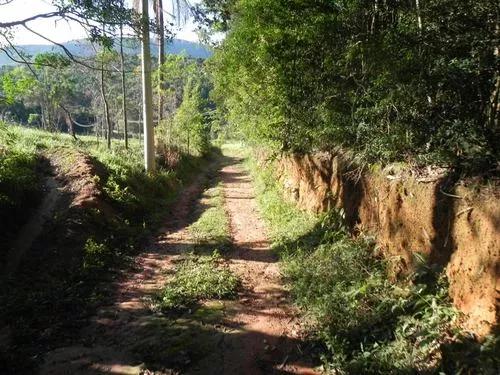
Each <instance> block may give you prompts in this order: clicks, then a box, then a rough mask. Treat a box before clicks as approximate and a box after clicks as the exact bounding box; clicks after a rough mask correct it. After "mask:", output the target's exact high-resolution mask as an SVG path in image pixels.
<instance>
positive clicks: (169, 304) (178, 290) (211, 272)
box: [160, 251, 239, 310]
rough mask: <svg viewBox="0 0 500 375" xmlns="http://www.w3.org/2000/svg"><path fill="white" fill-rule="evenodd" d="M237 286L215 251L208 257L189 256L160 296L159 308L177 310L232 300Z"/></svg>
mask: <svg viewBox="0 0 500 375" xmlns="http://www.w3.org/2000/svg"><path fill="white" fill-rule="evenodd" d="M238 283H239V281H238V278H237V277H236V276H235V275H234V274H233V273H232V272H231V271H230V270H229V268H228V267H227V266H226V265H225V264H224V261H223V259H222V258H221V256H220V255H219V253H218V252H217V251H214V253H213V254H212V255H211V256H195V255H189V256H188V257H187V259H185V260H183V261H182V263H181V264H180V265H179V266H178V267H177V268H176V270H175V274H174V277H173V278H172V279H171V280H170V281H169V282H168V283H167V285H166V286H165V287H164V289H163V291H162V292H161V295H160V308H161V309H163V310H179V309H185V308H189V307H192V306H193V305H195V304H196V303H198V302H200V301H202V300H208V299H224V298H230V297H234V295H235V293H236V288H237V287H238Z"/></svg>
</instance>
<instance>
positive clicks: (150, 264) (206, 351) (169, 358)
mask: <svg viewBox="0 0 500 375" xmlns="http://www.w3.org/2000/svg"><path fill="white" fill-rule="evenodd" d="M207 175H212V178H211V179H212V180H217V181H218V180H221V181H222V183H223V185H222V186H223V195H224V205H225V209H226V212H227V214H228V215H229V218H230V226H231V237H232V240H233V246H232V249H231V250H230V251H228V252H227V253H225V254H224V257H225V259H226V262H227V264H228V266H229V267H230V268H231V270H232V271H233V272H234V273H235V274H237V275H238V276H239V277H240V279H241V282H242V283H241V284H242V286H241V288H240V291H239V293H238V298H237V299H235V300H229V301H207V302H206V303H204V304H202V305H201V306H200V307H199V308H198V310H196V311H188V312H185V313H183V314H180V315H165V314H162V313H159V312H157V311H155V310H154V309H152V308H151V304H150V303H149V301H150V296H151V295H152V294H154V293H155V292H157V291H158V290H159V289H160V288H161V287H162V286H163V285H164V284H165V281H166V279H167V278H168V274H169V272H170V273H171V272H172V270H173V269H174V266H175V264H176V263H177V262H178V261H179V260H180V259H182V257H183V256H184V255H185V252H186V251H189V249H190V248H192V245H193V238H191V237H190V236H191V235H190V233H189V230H187V228H188V227H189V225H190V224H191V223H193V222H195V221H196V219H197V217H198V215H199V214H200V211H202V210H203V208H204V207H205V206H206V205H204V204H203V198H202V199H201V200H200V196H201V193H202V191H203V188H204V187H206V185H207V181H209V180H210V178H208V177H207V178H204V177H200V178H199V179H198V180H197V181H195V183H193V184H192V185H191V186H189V187H187V188H186V189H185V190H184V191H183V192H182V194H181V196H180V197H179V199H178V200H177V203H176V204H175V206H174V207H173V208H172V209H171V216H170V219H169V220H168V221H167V223H166V225H165V227H164V228H163V230H162V233H160V235H159V236H158V237H157V238H156V239H155V240H154V241H152V243H151V244H150V245H149V246H148V247H147V249H145V251H144V253H143V254H141V255H140V256H138V257H137V258H136V259H135V266H134V267H133V268H132V269H131V270H129V271H127V272H125V273H124V274H123V276H122V277H121V278H120V280H119V281H118V282H117V283H116V284H115V285H114V286H113V287H114V288H115V289H116V293H115V299H114V300H113V301H111V302H110V303H109V304H106V305H105V306H102V307H101V308H100V309H99V311H98V313H97V314H96V316H95V317H94V318H92V320H91V322H90V324H89V325H88V326H87V327H86V328H85V329H84V330H83V331H82V332H81V333H80V334H79V335H78V337H75V338H74V340H73V344H72V345H69V346H65V347H61V348H58V349H55V350H53V351H51V352H50V353H47V355H46V356H45V359H44V362H43V365H42V367H41V373H42V374H106V373H109V374H243V375H245V374H248V375H250V374H256V375H258V374H315V373H316V372H314V371H313V369H312V366H311V365H310V363H309V361H307V355H304V354H303V352H302V350H303V348H304V347H305V345H304V343H303V342H302V341H301V339H300V333H299V332H300V324H299V321H298V319H297V316H296V313H295V311H294V310H293V309H292V308H291V307H290V305H289V302H288V300H287V296H286V293H285V290H284V288H283V285H282V283H281V279H280V273H279V269H278V263H277V259H276V257H275V256H274V255H273V254H272V252H271V251H270V249H269V243H268V239H267V236H266V228H265V226H264V223H263V221H262V220H261V218H260V217H259V212H258V209H257V203H256V200H255V196H254V190H253V186H252V181H251V179H250V177H249V175H248V173H247V172H246V171H245V170H244V168H243V166H242V164H241V160H240V159H238V158H236V157H231V156H226V157H224V158H221V160H220V161H219V162H218V163H215V164H214V165H213V171H211V172H208V173H207ZM214 176H215V177H214ZM214 306H216V307H215V308H214ZM304 357H305V359H306V360H304Z"/></svg>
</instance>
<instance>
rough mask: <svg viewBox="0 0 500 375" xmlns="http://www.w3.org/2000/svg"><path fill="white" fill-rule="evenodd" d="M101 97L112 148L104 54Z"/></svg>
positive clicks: (107, 134)
mask: <svg viewBox="0 0 500 375" xmlns="http://www.w3.org/2000/svg"><path fill="white" fill-rule="evenodd" d="M101 97H102V103H103V105H104V117H105V120H106V129H107V130H106V138H107V141H108V148H111V120H110V118H109V105H108V98H107V97H106V88H105V87H104V56H102V60H101Z"/></svg>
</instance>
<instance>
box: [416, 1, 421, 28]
mask: <svg viewBox="0 0 500 375" xmlns="http://www.w3.org/2000/svg"><path fill="white" fill-rule="evenodd" d="M415 7H416V8H417V24H418V29H419V30H420V32H422V16H421V15H420V0H415Z"/></svg>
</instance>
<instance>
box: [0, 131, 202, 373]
mask: <svg viewBox="0 0 500 375" xmlns="http://www.w3.org/2000/svg"><path fill="white" fill-rule="evenodd" d="M130 143H131V146H130V149H129V150H125V149H124V147H123V145H122V142H119V141H114V142H113V145H112V150H108V149H107V148H106V146H105V143H104V142H103V141H102V140H101V142H98V141H97V140H96V139H95V138H93V137H84V136H82V137H79V140H78V141H74V140H73V139H71V138H70V137H69V136H68V135H65V134H55V133H48V132H44V131H38V130H33V129H26V128H21V127H15V126H6V125H5V124H0V221H1V223H2V232H3V235H2V238H1V242H2V244H4V245H7V244H9V243H11V242H12V240H13V239H15V237H16V234H17V231H18V230H19V228H20V226H22V224H23V223H24V222H26V220H27V218H29V216H30V214H31V213H32V212H33V211H34V209H35V207H36V206H37V204H38V203H39V202H40V201H41V199H42V196H43V192H42V186H43V181H44V179H45V178H46V176H47V175H50V174H57V175H58V178H62V179H63V180H64V176H65V175H66V174H68V175H71V173H72V172H74V169H75V168H77V167H78V165H76V164H78V163H80V162H81V160H82V158H81V157H82V156H85V158H86V159H85V160H88V161H90V162H89V163H90V164H92V166H91V167H92V168H91V170H92V171H93V170H95V172H96V174H95V176H93V177H92V179H93V181H94V182H95V183H96V186H97V187H98V190H99V191H97V192H96V194H97V195H96V197H97V200H98V201H99V202H98V203H97V204H96V205H90V206H89V207H78V208H75V207H70V204H71V202H72V199H73V196H72V195H73V193H74V194H76V193H77V192H74V191H66V192H65V194H64V196H63V197H62V198H61V200H60V202H59V203H58V206H57V209H56V211H55V212H54V214H53V218H52V219H51V220H49V221H48V222H47V223H46V225H45V226H44V229H43V232H42V234H41V235H40V236H39V237H38V238H37V239H36V241H35V243H34V244H33V246H32V248H31V249H30V250H29V251H28V252H27V253H26V254H25V256H24V258H23V260H22V262H21V264H20V265H19V267H18V269H17V270H16V272H15V273H14V274H13V275H11V277H9V278H8V279H5V278H4V277H2V280H1V283H2V288H1V292H0V305H1V306H2V308H1V312H0V323H1V327H3V328H2V332H1V336H2V337H1V340H0V344H1V345H0V363H2V364H3V365H5V366H6V369H8V371H10V372H14V373H15V372H23V371H24V372H25V371H29V370H28V369H30V368H31V367H32V366H33V365H34V363H35V362H36V361H37V358H38V356H39V355H40V353H42V352H43V351H45V350H47V349H48V348H50V347H52V346H53V345H56V344H57V345H60V344H61V343H63V342H65V341H66V340H69V339H70V338H71V336H73V335H74V333H75V332H76V330H77V329H78V328H79V327H80V326H82V325H83V324H85V319H86V317H88V316H89V315H90V314H92V312H93V311H94V309H95V307H96V306H98V305H99V304H100V303H101V301H104V300H105V299H106V298H107V297H109V295H110V293H111V291H110V290H109V287H108V288H106V285H109V281H110V279H111V278H112V277H113V276H114V275H116V273H117V271H118V270H119V269H120V268H123V267H124V266H126V264H127V260H128V259H129V256H130V255H133V254H135V253H136V252H137V251H138V249H139V248H140V244H141V243H142V242H143V240H144V239H145V238H147V237H148V236H149V235H150V234H151V233H152V232H154V231H155V230H156V228H157V227H158V225H159V224H160V222H161V220H162V219H163V218H165V217H166V215H168V210H167V208H168V204H169V202H171V201H172V199H174V197H175V195H176V192H177V191H178V190H179V189H180V188H181V187H182V186H183V185H184V184H185V183H186V182H187V181H188V180H189V179H190V178H191V177H192V176H194V175H195V174H197V173H199V172H200V171H201V170H202V168H204V167H206V165H207V161H206V160H202V159H199V158H195V157H191V156H187V155H184V156H182V157H181V158H180V161H179V163H178V165H177V166H176V168H175V170H171V169H161V170H160V171H159V172H158V173H157V174H155V175H147V174H145V173H144V172H143V170H142V169H143V168H142V151H141V145H140V143H139V142H138V141H134V140H132V141H131V142H130ZM54 160H57V163H58V168H57V169H58V170H57V171H56V170H54V167H53V163H51V161H54ZM76 177H77V176H76ZM73 178H74V179H75V180H78V178H75V176H73ZM72 182H75V181H64V182H62V184H63V185H65V184H69V185H70V184H71V183H72ZM76 182H78V181H76ZM7 248H8V247H7V246H2V254H0V265H1V266H2V268H3V267H4V264H3V263H5V257H6V256H7V254H6V249H7ZM6 371H7V370H6Z"/></svg>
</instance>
